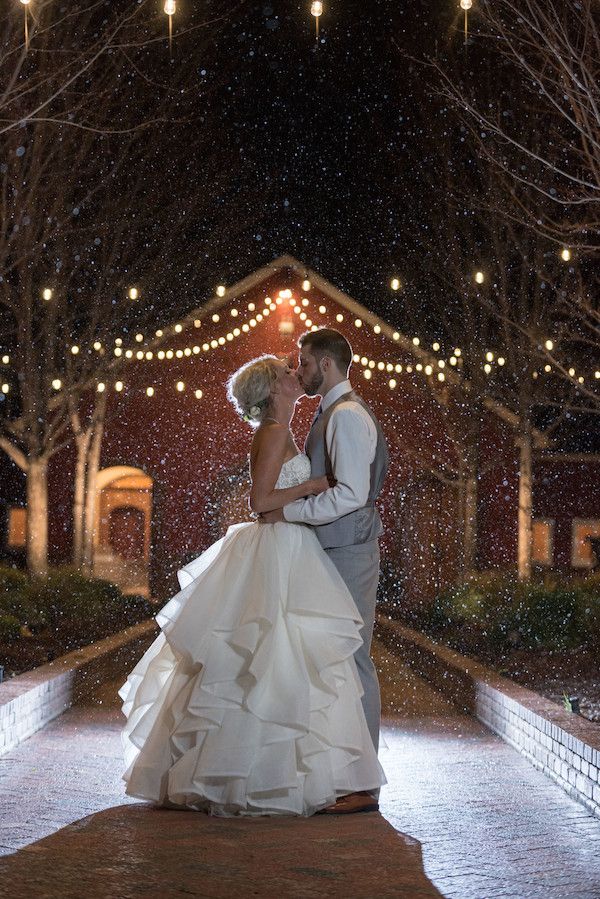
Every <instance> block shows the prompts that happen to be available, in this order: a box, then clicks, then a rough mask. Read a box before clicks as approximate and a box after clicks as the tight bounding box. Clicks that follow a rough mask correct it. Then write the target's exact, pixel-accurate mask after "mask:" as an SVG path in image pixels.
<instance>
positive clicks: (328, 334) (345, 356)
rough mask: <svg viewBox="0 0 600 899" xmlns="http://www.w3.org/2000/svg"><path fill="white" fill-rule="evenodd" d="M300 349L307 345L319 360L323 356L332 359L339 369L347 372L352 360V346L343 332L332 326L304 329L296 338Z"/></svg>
mask: <svg viewBox="0 0 600 899" xmlns="http://www.w3.org/2000/svg"><path fill="white" fill-rule="evenodd" d="M298 346H299V347H300V349H302V348H303V347H308V349H310V351H311V353H312V354H313V356H314V357H315V359H316V360H317V361H318V362H319V361H320V360H321V359H322V358H323V356H329V358H330V359H333V361H334V362H335V364H336V365H337V367H338V368H339V370H340V371H345V372H347V371H348V369H349V368H350V364H351V362H352V347H351V346H350V344H349V343H348V341H347V340H346V338H345V337H344V335H343V334H340V332H339V331H335V330H334V329H333V328H317V330H316V331H305V332H304V334H302V335H301V337H300V339H299V340H298Z"/></svg>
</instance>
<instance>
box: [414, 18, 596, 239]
mask: <svg viewBox="0 0 600 899" xmlns="http://www.w3.org/2000/svg"><path fill="white" fill-rule="evenodd" d="M472 27H473V28H476V29H477V31H476V37H475V41H474V44H478V45H479V47H478V48H477V49H478V50H479V51H480V53H479V57H476V59H477V60H478V61H475V62H472V65H473V66H474V68H475V70H476V77H475V78H472V79H470V80H469V79H468V78H467V77H466V73H463V75H462V76H460V75H458V77H457V72H458V68H457V67H454V68H451V67H449V66H448V65H446V64H441V63H440V62H438V61H432V65H433V66H434V67H435V69H436V71H437V73H438V75H439V78H440V82H439V84H440V90H441V92H442V94H443V95H444V96H445V97H446V99H447V100H449V101H450V102H451V103H452V104H453V105H454V107H455V109H456V110H457V111H458V113H459V115H460V117H461V119H462V121H463V122H465V123H466V124H467V126H468V127H469V128H470V129H471V132H472V136H473V139H474V141H475V143H476V145H477V148H478V151H479V152H480V153H482V154H483V155H484V157H485V158H486V159H487V160H488V161H489V162H490V163H492V165H493V166H494V167H495V168H496V169H497V170H499V171H501V172H504V173H506V174H508V175H509V176H510V179H511V180H512V182H513V186H514V189H515V192H516V196H517V197H518V198H519V206H520V209H521V212H522V214H523V217H524V219H525V220H526V221H527V223H528V224H529V225H530V226H531V227H534V228H538V229H539V230H540V231H541V233H542V234H543V235H544V236H546V237H548V238H550V239H552V240H556V241H557V242H560V243H564V242H566V243H567V245H569V244H571V245H576V246H578V247H579V248H580V249H581V250H584V251H586V252H592V253H595V252H597V251H598V250H600V243H599V242H598V232H599V227H600V14H599V11H598V6H597V4H596V3H595V2H594V0H581V2H579V3H576V4H564V3H558V2H556V0H523V2H519V3H516V2H515V0H481V3H479V4H478V7H477V15H476V16H474V17H473V18H472ZM474 49H475V48H474ZM490 64H491V65H493V67H494V70H495V73H496V90H495V93H494V94H490V93H489V92H485V93H481V92H479V90H478V83H479V82H480V81H481V73H482V71H483V70H485V69H486V68H487V67H488V66H490ZM477 70H479V71H477ZM532 125H533V127H532ZM519 189H522V190H521V191H519ZM540 201H542V202H540Z"/></svg>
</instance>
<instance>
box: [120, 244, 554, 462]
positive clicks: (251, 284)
mask: <svg viewBox="0 0 600 899" xmlns="http://www.w3.org/2000/svg"><path fill="white" fill-rule="evenodd" d="M278 272H281V273H284V272H285V273H292V274H293V275H295V276H297V277H299V278H302V279H307V280H309V281H310V282H311V284H312V285H314V286H315V287H317V288H318V289H319V290H320V291H321V293H322V294H324V295H325V296H327V297H329V298H330V299H331V300H333V301H334V302H336V303H338V304H339V305H340V306H341V307H342V308H344V309H346V310H347V311H348V312H349V313H351V314H352V315H353V316H355V317H356V318H360V319H361V320H362V321H363V322H365V323H367V324H368V325H370V326H371V327H375V326H376V325H378V326H379V328H380V329H381V330H380V333H381V334H382V335H383V336H384V337H387V338H388V339H389V340H390V342H391V343H393V345H394V346H397V347H401V348H402V350H404V351H405V352H406V353H409V354H410V355H411V356H412V357H413V358H414V359H416V360H417V361H418V362H421V363H423V364H424V365H426V364H430V365H433V366H436V365H437V361H438V360H437V357H436V356H434V355H432V354H430V353H428V352H427V350H425V349H423V348H422V347H421V346H417V345H415V344H414V343H413V342H412V340H411V339H410V338H408V337H407V336H406V335H405V334H403V333H402V332H401V331H398V330H396V329H395V328H393V327H392V326H391V325H389V324H388V323H387V322H386V321H384V319H382V318H380V317H379V316H378V315H376V314H375V313H374V312H371V310H370V309H367V308H366V307H365V306H363V305H361V304H360V303H358V302H357V301H356V300H355V299H353V298H352V297H351V296H349V295H348V294H347V293H344V291H343V290H340V289H339V288H338V287H336V286H335V284H332V283H331V281H328V280H327V278H324V277H323V276H322V275H320V274H319V273H318V272H316V271H314V270H313V269H311V268H309V267H308V266H306V265H304V264H303V263H302V262H299V261H298V260H297V259H295V258H294V257H293V256H289V255H284V256H279V257H278V258H277V259H274V260H273V262H269V263H267V264H266V265H263V266H262V267H261V268H259V269H256V271H254V272H252V274H250V275H247V276H246V277H245V278H242V279H241V280H240V281H237V282H236V283H235V284H232V285H231V287H228V288H226V289H225V293H224V294H223V296H216V295H215V296H213V297H211V299H210V300H208V301H207V302H206V303H204V304H203V305H202V306H198V307H197V308H195V309H193V310H192V311H191V312H189V313H188V314H187V315H186V316H185V317H184V318H182V319H180V320H179V322H178V324H179V325H182V326H183V328H182V331H185V330H187V329H188V328H191V327H194V322H195V321H196V320H198V319H200V320H202V319H204V318H206V317H207V316H209V315H213V314H214V313H215V312H217V311H218V310H219V309H221V308H222V307H223V306H227V305H228V304H229V303H231V302H233V301H235V300H236V299H238V298H239V297H243V296H244V295H246V294H247V293H249V292H250V291H252V290H254V289H255V288H257V287H260V285H261V284H263V283H265V282H266V281H269V280H270V279H271V278H273V276H274V275H276V274H277V273H278ZM173 327H174V326H171V327H170V328H169V329H168V331H167V330H166V329H164V330H165V333H164V335H163V336H161V337H157V338H155V339H154V340H152V341H150V342H148V343H146V344H145V346H146V347H147V348H148V349H154V348H155V347H160V346H161V345H163V344H164V343H166V342H167V341H168V340H170V339H171V338H172V334H173V331H172V329H173ZM180 333H181V332H180ZM132 361H135V360H132ZM444 373H445V375H446V381H447V382H448V383H450V384H454V385H455V386H459V385H460V386H461V387H462V389H463V390H467V391H468V390H469V389H470V387H469V382H468V381H467V380H465V379H464V378H461V377H460V376H459V375H458V373H457V372H455V371H454V370H452V369H449V368H446V369H445V370H444ZM484 405H485V406H486V408H488V409H489V410H490V411H491V412H493V413H494V414H495V415H497V416H498V417H499V418H500V419H502V421H504V422H506V423H508V424H510V425H512V426H513V427H514V426H515V425H517V424H518V418H517V416H516V415H515V414H514V413H513V412H512V411H511V410H510V409H508V408H507V407H506V406H503V405H501V404H500V403H497V402H496V401H495V400H492V399H490V398H488V399H486V400H484ZM534 433H535V437H536V441H537V443H538V445H539V446H543V445H547V443H548V440H547V438H546V437H545V435H544V434H543V432H541V431H538V430H535V431H534Z"/></svg>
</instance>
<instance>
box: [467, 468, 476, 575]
mask: <svg viewBox="0 0 600 899" xmlns="http://www.w3.org/2000/svg"><path fill="white" fill-rule="evenodd" d="M477 474H478V470H477V460H476V459H475V458H473V459H469V460H468V463H467V471H466V478H465V486H464V554H463V558H464V562H463V564H464V570H465V574H472V573H473V572H474V571H477V486H478V485H477Z"/></svg>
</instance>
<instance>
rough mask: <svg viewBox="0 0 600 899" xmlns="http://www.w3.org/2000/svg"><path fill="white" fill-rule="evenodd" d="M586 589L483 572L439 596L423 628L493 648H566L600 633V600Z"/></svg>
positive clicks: (556, 581) (561, 581)
mask: <svg viewBox="0 0 600 899" xmlns="http://www.w3.org/2000/svg"><path fill="white" fill-rule="evenodd" d="M587 589H588V588H583V587H582V586H581V584H580V583H579V582H577V581H568V580H565V579H561V578H556V577H555V578H552V577H549V578H547V580H546V581H545V582H544V581H539V582H535V581H528V582H519V581H517V580H515V579H514V577H512V576H510V575H508V576H507V575H497V574H493V573H491V574H488V573H484V574H481V575H476V576H473V577H472V578H470V579H469V580H468V581H465V582H464V583H461V584H457V585H455V586H453V587H450V588H449V589H447V590H445V591H444V592H443V593H441V594H440V595H439V596H438V597H437V598H436V600H435V602H434V604H433V606H432V608H431V610H430V614H429V621H428V626H429V628H430V629H431V630H433V631H434V632H438V633H439V632H445V633H446V634H447V633H448V632H450V631H451V632H453V633H458V634H460V635H461V636H462V639H463V641H464V640H469V639H470V640H471V641H472V640H473V639H475V640H477V641H478V642H479V643H485V644H487V645H489V646H490V647H492V648H499V647H509V646H515V645H520V646H524V647H527V648H531V649H535V648H544V649H557V650H562V649H571V648H574V647H576V646H580V645H582V644H584V643H586V642H592V640H593V639H594V638H595V637H597V636H598V635H600V597H597V595H596V594H595V588H594V589H593V591H592V593H588V592H587Z"/></svg>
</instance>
